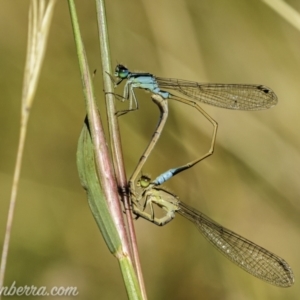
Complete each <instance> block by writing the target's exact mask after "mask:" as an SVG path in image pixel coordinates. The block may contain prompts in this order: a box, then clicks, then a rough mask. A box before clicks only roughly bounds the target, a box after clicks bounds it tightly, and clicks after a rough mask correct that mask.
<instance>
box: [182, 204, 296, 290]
mask: <svg viewBox="0 0 300 300" xmlns="http://www.w3.org/2000/svg"><path fill="white" fill-rule="evenodd" d="M179 208H180V209H179V210H178V213H179V214H181V215H182V216H184V217H185V218H187V219H189V220H190V221H192V222H193V223H194V224H195V225H196V226H197V228H198V229H199V230H200V231H201V233H202V234H203V235H204V236H205V237H206V238H207V239H208V240H209V241H210V242H211V243H212V244H213V245H214V246H215V247H216V248H217V249H218V250H219V251H221V252H222V253H223V254H224V255H225V256H226V257H227V258H228V259H230V260H231V261H232V262H234V263H235V264H237V265H238V266H239V267H241V268H242V269H244V270H245V271H247V272H249V273H250V274H252V275H254V276H256V277H258V278H260V279H263V280H265V281H267V282H269V283H271V284H274V285H277V286H280V287H289V286H291V285H292V284H293V283H294V276H293V272H292V270H291V268H290V266H289V265H288V264H287V262H286V261H285V260H284V259H282V258H280V257H279V256H277V255H275V254H273V253H271V252H270V251H268V250H266V249H264V248H262V247H260V246H258V245H256V244H254V243H253V242H251V241H249V240H247V239H245V238H243V237H242V236H240V235H238V234H236V233H234V232H232V231H231V230H229V229H226V228H224V227H223V226H221V225H219V224H218V223H216V222H215V221H213V220H212V219H210V218H209V217H207V216H206V215H204V214H202V213H200V212H199V211H197V210H195V209H194V208H192V207H189V206H188V205H186V204H184V203H182V202H180V203H179Z"/></svg>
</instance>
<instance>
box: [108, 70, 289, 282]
mask: <svg viewBox="0 0 300 300" xmlns="http://www.w3.org/2000/svg"><path fill="white" fill-rule="evenodd" d="M114 75H115V76H116V77H117V78H118V81H117V82H115V86H117V85H119V84H120V83H121V82H122V81H123V80H126V83H125V87H124V92H123V100H128V101H129V109H128V110H127V111H123V112H122V113H125V112H128V111H132V110H136V109H138V101H137V98H136V96H135V93H134V89H135V88H140V89H145V90H148V91H150V92H152V93H153V94H154V95H153V96H152V100H153V101H154V102H155V104H157V105H158V107H159V109H160V112H161V116H160V121H159V124H158V126H157V129H156V131H155V132H154V134H153V137H152V139H151V141H150V143H149V145H148V147H147V148H146V150H145V152H144V154H143V155H142V157H141V159H140V161H139V163H138V165H137V167H136V168H135V171H134V172H133V174H132V176H131V178H130V180H129V188H130V191H131V196H132V197H131V198H132V204H133V211H134V212H135V214H137V215H138V216H141V217H143V218H145V219H147V220H149V221H151V222H153V223H155V224H157V225H161V226H162V225H165V224H167V223H168V222H170V221H171V220H172V219H173V218H174V216H175V212H177V213H179V214H181V215H182V216H184V217H185V218H187V219H188V220H190V221H192V222H193V223H194V224H195V225H196V226H197V228H198V229H199V230H200V232H201V233H202V234H203V235H204V236H205V237H206V238H207V239H208V240H209V241H210V242H211V243H212V244H213V245H214V246H215V247H216V248H217V249H218V250H219V251H221V252H222V253H223V254H224V255H225V256H226V257H227V258H228V259H230V260H231V261H232V262H234V263H235V264H237V265H238V266H239V267H241V268H242V269H244V270H246V271H247V272H249V273H250V274H252V275H254V276H256V277H258V278H260V279H263V280H265V281H267V282H269V283H271V284H274V285H277V286H280V287H289V286H291V285H292V284H293V282H294V276H293V272H292V270H291V268H290V267H289V265H288V264H287V263H286V262H285V260H283V259H282V258H280V257H279V256H277V255H275V254H273V253H271V252H270V251H268V250H266V249H264V248H262V247H260V246H258V245H256V244H255V243H253V242H251V241H249V240H247V239H245V238H243V237H241V236H240V235H238V234H236V233H234V232H232V231H231V230H229V229H226V228H225V227H223V226H221V225H220V224H218V223H216V222H215V221H213V220H212V219H210V218H209V217H207V216H206V215H204V214H203V213H201V212H199V211H197V210H195V209H194V208H192V207H190V206H188V205H186V204H184V203H183V202H181V201H179V199H178V198H177V197H176V196H175V195H173V194H172V193H170V192H168V191H167V190H165V189H164V188H162V187H159V186H160V185H161V184H162V183H164V182H165V181H167V180H169V179H170V178H171V177H173V176H174V175H176V174H178V173H180V172H182V171H184V170H187V169H189V168H191V167H192V166H194V165H195V164H197V163H198V162H200V161H202V160H203V159H204V158H207V157H208V156H210V155H211V154H212V153H213V151H214V146H215V140H216V133H217V127H218V125H217V122H216V121H215V120H214V119H213V118H212V117H211V116H209V115H208V114H207V113H206V112H205V111H204V110H203V109H202V108H201V107H200V106H199V105H198V103H197V102H202V103H205V104H210V105H214V106H217V107H221V108H227V109H233V110H262V109H268V108H271V107H272V106H274V105H276V104H277V97H276V95H275V93H274V92H273V91H272V90H271V89H269V88H268V87H266V86H263V85H251V84H250V85H248V84H202V83H197V82H192V81H187V80H180V79H171V78H161V77H156V76H154V75H152V74H150V73H133V72H130V71H129V70H128V69H127V68H126V67H125V66H123V65H117V67H116V69H115V74H114ZM111 77H112V76H111ZM169 90H172V91H175V92H177V93H179V94H182V95H184V96H186V97H188V98H183V97H180V96H177V95H175V94H173V93H171V92H169ZM168 99H173V100H176V101H179V102H182V103H184V104H187V105H190V106H192V107H194V108H196V109H197V110H198V111H199V112H200V113H201V114H202V115H203V116H204V117H205V118H206V119H207V120H208V121H209V122H210V123H211V124H212V125H213V134H212V142H211V146H210V149H209V150H208V152H207V153H206V154H204V155H202V156H201V157H200V158H197V159H195V160H193V161H192V162H189V163H187V164H185V165H183V166H180V167H176V168H172V169H170V170H168V171H166V172H164V173H162V174H161V175H159V176H158V177H157V178H156V179H154V180H153V181H151V180H150V178H149V177H146V176H141V177H140V178H138V175H139V174H140V172H141V170H142V167H143V166H144V164H145V162H146V160H147V158H148V156H149V155H150V153H151V151H152V150H153V148H154V146H155V144H156V142H157V140H158V138H159V136H160V133H161V131H162V130H163V127H164V125H165V122H166V119H167V117H168V102H167V100H168ZM153 205H155V206H157V207H159V208H161V209H162V210H163V211H164V212H165V215H163V216H162V217H157V216H156V215H155V210H154V206H153ZM146 209H149V210H150V212H147V211H146Z"/></svg>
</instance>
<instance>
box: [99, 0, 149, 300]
mask: <svg viewBox="0 0 300 300" xmlns="http://www.w3.org/2000/svg"><path fill="white" fill-rule="evenodd" d="M96 6H97V18H98V30H99V41H100V52H101V59H102V74H103V83H104V84H103V85H104V90H105V92H106V109H107V118H108V126H109V135H110V145H111V151H112V157H113V164H114V170H115V174H116V178H117V183H118V186H119V187H121V189H120V190H121V191H122V201H123V203H124V207H125V212H126V220H127V224H128V233H129V239H130V245H131V249H132V259H133V261H134V264H135V268H136V272H137V276H138V280H139V283H140V286H141V290H142V294H143V298H144V299H147V295H146V288H145V284H144V279H143V273H142V268H141V263H140V259H139V254H138V246H137V240H136V234H135V230H134V224H133V218H132V212H131V206H130V199H129V197H128V193H127V179H126V173H125V168H124V160H123V155H122V145H121V137H120V130H119V124H118V119H117V117H116V109H115V102H114V100H115V99H114V96H113V91H114V89H113V84H112V81H111V80H110V78H109V76H108V75H107V72H108V73H111V64H110V61H111V59H110V50H109V38H108V30H107V22H106V14H105V3H104V0H96Z"/></svg>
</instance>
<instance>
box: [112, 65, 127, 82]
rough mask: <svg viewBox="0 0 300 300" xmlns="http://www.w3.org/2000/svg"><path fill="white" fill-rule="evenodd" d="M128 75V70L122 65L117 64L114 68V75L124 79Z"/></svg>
mask: <svg viewBox="0 0 300 300" xmlns="http://www.w3.org/2000/svg"><path fill="white" fill-rule="evenodd" d="M128 75H129V70H128V69H127V68H126V67H124V66H122V65H117V66H116V69H115V76H117V77H119V78H121V79H125V78H127V77H128Z"/></svg>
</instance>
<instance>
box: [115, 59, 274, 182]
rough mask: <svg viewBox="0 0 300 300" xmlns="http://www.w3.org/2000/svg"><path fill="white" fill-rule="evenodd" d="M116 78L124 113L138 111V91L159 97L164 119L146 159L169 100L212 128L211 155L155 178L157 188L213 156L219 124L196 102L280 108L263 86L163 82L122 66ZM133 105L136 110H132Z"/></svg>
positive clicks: (257, 108)
mask: <svg viewBox="0 0 300 300" xmlns="http://www.w3.org/2000/svg"><path fill="white" fill-rule="evenodd" d="M114 75H115V76H116V77H117V78H118V79H119V80H118V81H116V82H115V81H114V82H115V86H118V85H119V84H120V83H121V82H122V81H123V80H126V83H125V87H124V91H123V98H122V100H123V101H125V100H128V101H129V109H128V110H126V111H123V113H125V112H128V111H132V110H136V109H138V101H137V99H136V96H135V93H134V89H135V88H139V89H144V90H147V91H150V92H152V93H153V94H155V95H156V97H153V96H152V99H153V100H154V101H155V102H156V104H157V105H158V106H159V107H160V111H161V117H160V123H159V124H158V127H157V130H156V132H155V134H154V135H153V139H152V140H151V142H150V144H149V146H148V148H147V149H146V151H145V152H146V153H147V155H149V154H150V152H151V150H152V149H153V148H154V146H155V144H156V142H157V140H158V137H159V135H160V133H161V131H162V129H163V126H164V124H165V122H166V119H167V117H168V108H167V99H173V100H176V101H179V102H182V103H184V104H187V105H190V106H192V107H194V108H196V109H197V110H198V111H199V112H200V113H201V114H202V115H203V116H204V117H205V118H206V119H207V120H208V121H209V122H210V123H211V124H212V125H213V134H212V140H211V145H210V148H209V150H208V152H207V153H206V154H204V155H202V156H201V157H200V158H197V159H195V160H193V161H191V162H189V163H187V164H185V165H182V166H180V167H177V168H173V169H170V170H169V171H167V172H165V173H164V176H159V177H158V178H156V181H155V182H156V184H157V185H159V184H162V183H163V182H165V181H166V180H168V179H170V178H171V177H172V176H174V175H175V174H178V173H180V172H182V171H184V170H186V169H189V168H191V167H192V166H194V165H195V164H197V163H198V162H200V161H201V160H203V159H205V158H207V157H208V156H210V155H212V153H213V152H214V146H215V141H216V134H217V128H218V124H217V122H216V121H215V120H214V119H213V118H212V117H211V116H210V115H209V114H207V113H206V112H205V111H204V110H203V109H202V108H201V107H200V106H199V105H198V103H197V102H202V103H206V104H210V105H214V106H217V107H221V108H227V109H233V110H262V109H268V108H271V107H272V106H274V105H276V104H277V97H276V95H275V93H274V92H273V91H272V90H271V89H270V88H268V87H266V86H264V85H255V84H211V83H209V84H206V83H198V82H193V81H187V80H181V79H172V78H162V77H156V76H154V75H153V74H150V73H137V72H136V73H134V72H130V71H129V70H128V69H127V68H126V67H125V66H123V65H120V64H119V65H117V66H116V68H115V73H114ZM110 76H111V75H110ZM111 78H112V76H111ZM166 90H172V91H175V92H178V93H180V94H182V95H184V96H185V97H187V98H183V97H179V96H177V95H175V94H172V93H171V92H169V91H166ZM164 100H165V101H164ZM133 104H134V105H135V107H133ZM147 157H148V156H146V155H143V157H142V159H141V160H140V162H139V164H138V166H137V168H136V170H135V172H134V173H133V175H132V177H131V179H130V181H129V185H132V182H133V181H134V180H135V179H136V177H137V175H138V174H139V172H140V170H141V168H142V166H143V164H144V163H145V161H146V159H147Z"/></svg>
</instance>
